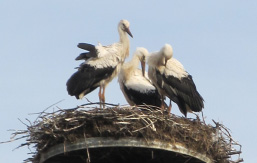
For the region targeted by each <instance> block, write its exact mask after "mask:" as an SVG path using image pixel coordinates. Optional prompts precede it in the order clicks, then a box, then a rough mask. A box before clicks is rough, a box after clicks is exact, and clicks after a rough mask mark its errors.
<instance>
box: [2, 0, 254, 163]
mask: <svg viewBox="0 0 257 163" xmlns="http://www.w3.org/2000/svg"><path fill="white" fill-rule="evenodd" d="M256 9H257V1H254V0H248V1H242V0H227V1H224V0H216V1H203V0H194V1H190V0H183V1H174V0H166V1H152V0H141V1H136V0H130V1H122V0H113V1H90V2H89V1H82V0H74V1H68V0H54V1H52V0H44V1H42V0H41V1H40V0H38V1H35V0H27V1H19V0H1V1H0V36H1V37H0V56H1V59H0V75H1V76H0V99H1V102H0V111H1V119H0V122H1V123H0V133H1V136H0V141H6V140H9V139H10V137H11V133H12V132H10V131H8V130H10V129H16V130H24V129H26V126H25V125H24V124H22V123H21V122H20V121H19V120H18V119H20V120H22V121H23V122H25V123H27V124H28V123H29V122H28V121H27V120H26V119H28V120H30V121H31V122H33V121H34V120H35V118H36V116H37V115H35V114H31V113H38V112H41V111H43V110H44V109H46V108H48V107H49V106H51V105H52V104H55V103H56V102H58V101H60V100H63V101H62V102H60V103H58V104H57V106H58V107H60V108H62V109H66V108H73V107H76V106H77V105H81V104H84V103H87V101H86V100H85V99H83V100H76V98H75V97H71V96H69V95H68V93H67V91H66V81H67V80H68V78H69V77H70V76H71V75H72V74H73V73H74V72H75V71H76V70H75V69H74V68H75V67H77V66H78V65H79V64H80V63H81V62H79V61H75V58H76V57H77V56H78V55H79V54H80V53H81V52H83V51H82V50H81V49H79V48H77V44H78V43H80V42H86V43H91V44H97V43H98V42H100V43H101V44H103V45H109V44H112V43H114V42H117V41H118V40H119V36H118V32H117V25H118V22H119V21H120V20H121V19H127V20H128V21H129V22H130V30H131V32H132V34H133V36H134V37H133V38H130V45H131V46H130V57H129V58H127V60H126V61H128V60H130V59H131V56H132V55H133V53H134V52H135V50H136V48H137V47H145V48H147V49H148V51H149V52H155V51H159V50H160V49H161V47H162V46H163V45H164V44H165V43H169V44H171V45H172V47H173V50H174V54H173V56H174V58H176V59H178V60H179V61H180V62H181V63H182V64H183V65H184V67H185V69H186V70H187V71H188V72H189V73H190V74H191V75H192V76H193V80H194V82H195V84H196V86H197V89H198V91H199V92H200V94H201V95H202V96H203V98H204V100H205V108H204V110H203V114H204V117H205V120H206V122H207V123H210V124H211V125H214V124H213V123H212V119H213V120H215V121H217V122H220V123H222V124H223V125H225V126H226V127H228V128H229V129H230V130H231V134H232V137H233V139H235V140H236V141H238V143H239V144H241V145H242V152H243V153H242V155H241V157H243V159H244V160H245V162H257V158H256V156H255V153H256V145H257V118H256V114H257V108H256V106H257V99H256V97H257V94H256V93H257V86H256V83H257V77H256V70H257V46H256V45H257V21H256V17H257V10H256ZM86 97H87V98H88V99H89V100H90V101H92V102H98V90H95V91H94V92H92V93H90V94H88V95H87V96H86ZM106 102H108V103H113V104H121V105H123V104H127V102H126V100H125V98H124V96H123V95H122V92H121V91H120V89H119V85H118V82H117V78H115V79H114V80H113V81H112V82H111V83H110V84H109V85H108V87H107V89H106ZM173 106H174V107H173V109H172V113H174V114H176V115H179V116H182V114H181V113H180V112H179V110H178V108H177V106H176V105H175V104H174V105H173ZM53 109H56V108H55V107H54V106H52V107H50V108H49V109H48V111H49V112H51V111H52V110H53ZM24 142H25V140H24V139H23V140H20V141H15V142H12V143H7V144H0V153H1V157H0V162H12V163H20V162H22V161H23V160H24V159H27V158H28V157H30V155H28V154H27V153H29V152H30V149H28V148H27V147H23V148H19V149H16V150H14V149H15V148H16V147H17V146H19V145H20V144H22V143H24ZM32 150H33V149H32Z"/></svg>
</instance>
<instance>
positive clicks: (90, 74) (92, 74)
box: [66, 64, 116, 98]
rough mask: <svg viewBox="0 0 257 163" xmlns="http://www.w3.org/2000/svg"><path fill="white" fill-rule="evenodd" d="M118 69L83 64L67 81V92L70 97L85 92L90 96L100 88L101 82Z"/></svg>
mask: <svg viewBox="0 0 257 163" xmlns="http://www.w3.org/2000/svg"><path fill="white" fill-rule="evenodd" d="M115 68H116V67H104V68H96V67H93V66H90V65H88V64H83V65H81V67H80V68H79V69H78V71H77V72H75V73H74V74H73V75H72V76H71V77H70V79H69V80H68V81H67V83H66V86H67V91H68V93H69V95H71V96H76V98H79V95H80V94H81V93H82V92H84V94H85V95H86V94H88V93H90V92H91V91H93V90H94V89H96V88H97V87H98V86H99V82H100V81H101V80H103V79H106V78H107V77H109V76H110V75H111V74H112V73H113V71H114V70H115Z"/></svg>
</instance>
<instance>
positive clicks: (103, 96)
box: [102, 85, 105, 108]
mask: <svg viewBox="0 0 257 163" xmlns="http://www.w3.org/2000/svg"><path fill="white" fill-rule="evenodd" d="M102 102H103V108H105V85H104V86H103V92H102Z"/></svg>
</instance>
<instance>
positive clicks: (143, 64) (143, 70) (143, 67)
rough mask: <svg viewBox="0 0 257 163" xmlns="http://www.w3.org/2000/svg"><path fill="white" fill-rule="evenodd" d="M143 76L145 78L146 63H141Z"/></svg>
mask: <svg viewBox="0 0 257 163" xmlns="http://www.w3.org/2000/svg"><path fill="white" fill-rule="evenodd" d="M141 68H142V74H143V76H144V77H145V62H144V61H141Z"/></svg>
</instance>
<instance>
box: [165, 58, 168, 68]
mask: <svg viewBox="0 0 257 163" xmlns="http://www.w3.org/2000/svg"><path fill="white" fill-rule="evenodd" d="M167 62H168V59H166V58H165V63H164V65H165V67H166V65H167Z"/></svg>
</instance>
